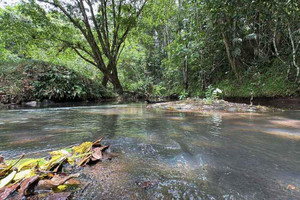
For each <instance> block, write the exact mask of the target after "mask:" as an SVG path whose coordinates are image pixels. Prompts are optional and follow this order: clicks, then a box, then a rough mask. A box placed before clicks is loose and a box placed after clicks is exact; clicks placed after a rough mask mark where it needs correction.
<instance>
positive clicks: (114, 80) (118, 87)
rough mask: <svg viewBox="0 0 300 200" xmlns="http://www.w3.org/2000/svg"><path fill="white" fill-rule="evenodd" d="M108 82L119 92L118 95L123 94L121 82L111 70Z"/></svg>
mask: <svg viewBox="0 0 300 200" xmlns="http://www.w3.org/2000/svg"><path fill="white" fill-rule="evenodd" d="M110 82H111V83H112V84H113V87H114V90H115V91H116V92H117V93H118V94H119V95H123V93H124V91H123V87H122V85H121V82H120V80H119V77H118V74H117V73H115V72H113V73H112V74H111V75H110Z"/></svg>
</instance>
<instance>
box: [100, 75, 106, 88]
mask: <svg viewBox="0 0 300 200" xmlns="http://www.w3.org/2000/svg"><path fill="white" fill-rule="evenodd" d="M107 83H108V77H107V76H106V75H104V77H103V79H102V82H101V84H102V86H103V87H104V88H107Z"/></svg>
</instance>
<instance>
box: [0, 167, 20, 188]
mask: <svg viewBox="0 0 300 200" xmlns="http://www.w3.org/2000/svg"><path fill="white" fill-rule="evenodd" d="M16 173H17V172H16V171H13V172H12V173H10V174H9V175H8V176H6V177H5V178H4V179H2V180H1V181H0V189H1V188H3V187H5V186H7V185H8V184H9V183H10V182H11V181H12V180H13V179H14V177H15V175H16Z"/></svg>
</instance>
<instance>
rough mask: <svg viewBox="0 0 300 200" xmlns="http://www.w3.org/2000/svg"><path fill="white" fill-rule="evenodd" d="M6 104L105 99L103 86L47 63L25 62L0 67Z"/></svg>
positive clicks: (66, 69)
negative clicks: (33, 101) (44, 100)
mask: <svg viewBox="0 0 300 200" xmlns="http://www.w3.org/2000/svg"><path fill="white" fill-rule="evenodd" d="M0 78H1V90H2V91H0V92H2V93H5V94H6V95H5V98H4V99H2V102H3V103H10V102H15V103H18V102H21V101H30V100H36V99H39V100H43V99H50V100H53V101H74V100H95V99H99V98H102V97H105V96H106V94H107V93H106V90H105V89H104V88H103V87H102V86H101V84H100V83H98V82H95V81H93V80H91V79H89V78H87V77H84V76H83V75H80V74H78V73H77V72H75V71H72V70H70V69H68V68H66V67H63V66H58V65H51V64H49V63H45V62H36V61H28V60H26V61H23V62H22V63H17V64H16V63H6V64H3V65H0Z"/></svg>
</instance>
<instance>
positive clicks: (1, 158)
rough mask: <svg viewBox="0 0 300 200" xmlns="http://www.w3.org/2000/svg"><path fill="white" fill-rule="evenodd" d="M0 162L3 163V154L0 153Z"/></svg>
mask: <svg viewBox="0 0 300 200" xmlns="http://www.w3.org/2000/svg"><path fill="white" fill-rule="evenodd" d="M0 163H4V156H2V155H0Z"/></svg>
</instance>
